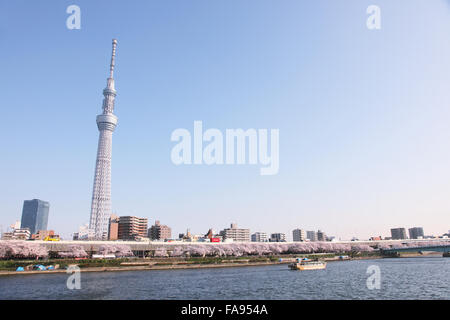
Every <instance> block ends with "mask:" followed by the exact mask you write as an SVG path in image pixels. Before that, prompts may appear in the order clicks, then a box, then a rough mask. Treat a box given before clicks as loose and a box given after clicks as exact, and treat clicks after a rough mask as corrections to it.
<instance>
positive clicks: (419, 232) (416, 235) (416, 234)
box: [408, 227, 424, 239]
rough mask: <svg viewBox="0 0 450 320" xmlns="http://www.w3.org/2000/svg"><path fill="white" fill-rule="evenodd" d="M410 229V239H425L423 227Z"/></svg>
mask: <svg viewBox="0 0 450 320" xmlns="http://www.w3.org/2000/svg"><path fill="white" fill-rule="evenodd" d="M408 231H409V238H410V239H423V238H424V234H423V228H422V227H414V228H410V229H408Z"/></svg>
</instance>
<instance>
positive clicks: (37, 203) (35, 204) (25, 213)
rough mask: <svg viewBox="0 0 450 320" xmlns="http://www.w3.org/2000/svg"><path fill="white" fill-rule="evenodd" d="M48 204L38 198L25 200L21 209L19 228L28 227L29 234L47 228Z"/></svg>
mask: <svg viewBox="0 0 450 320" xmlns="http://www.w3.org/2000/svg"><path fill="white" fill-rule="evenodd" d="M49 209H50V204H49V203H48V202H47V201H42V200H39V199H33V200H25V201H24V202H23V209H22V221H21V226H20V227H21V228H28V229H29V230H30V232H31V234H33V233H36V232H38V231H39V230H47V223H48V211H49Z"/></svg>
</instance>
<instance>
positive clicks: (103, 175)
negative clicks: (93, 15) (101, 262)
mask: <svg viewBox="0 0 450 320" xmlns="http://www.w3.org/2000/svg"><path fill="white" fill-rule="evenodd" d="M116 45H117V40H116V39H113V41H112V55H111V65H110V69H109V78H108V79H107V85H106V88H105V89H104V90H103V95H104V96H105V98H104V99H103V113H102V114H100V115H98V116H97V127H98V130H99V131H100V135H99V138H98V149H97V161H96V164H95V176H94V188H93V191H92V205H91V218H90V223H89V229H90V231H91V232H92V233H93V234H91V236H94V238H95V239H96V240H102V239H106V237H107V235H108V225H109V219H110V216H111V147H112V134H113V131H114V129H115V128H116V125H117V117H116V116H115V115H114V114H113V111H114V99H115V97H116V90H115V89H114V78H113V73H114V64H115V56H116Z"/></svg>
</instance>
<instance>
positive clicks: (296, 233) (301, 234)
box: [292, 229, 306, 241]
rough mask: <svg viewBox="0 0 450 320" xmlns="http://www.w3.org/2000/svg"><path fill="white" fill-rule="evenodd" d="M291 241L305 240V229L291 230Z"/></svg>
mask: <svg viewBox="0 0 450 320" xmlns="http://www.w3.org/2000/svg"><path fill="white" fill-rule="evenodd" d="M292 240H293V241H306V231H305V230H302V229H295V230H293V231H292Z"/></svg>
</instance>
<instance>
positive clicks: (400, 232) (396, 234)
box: [391, 228, 408, 240]
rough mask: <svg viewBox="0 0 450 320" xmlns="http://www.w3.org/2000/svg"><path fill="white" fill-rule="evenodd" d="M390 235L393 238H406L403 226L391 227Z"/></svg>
mask: <svg viewBox="0 0 450 320" xmlns="http://www.w3.org/2000/svg"><path fill="white" fill-rule="evenodd" d="M391 236H392V239H393V240H402V239H407V238H408V237H407V236H406V229H405V228H393V229H391Z"/></svg>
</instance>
